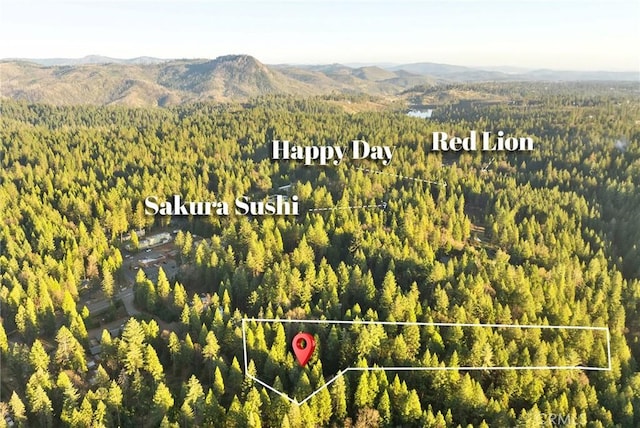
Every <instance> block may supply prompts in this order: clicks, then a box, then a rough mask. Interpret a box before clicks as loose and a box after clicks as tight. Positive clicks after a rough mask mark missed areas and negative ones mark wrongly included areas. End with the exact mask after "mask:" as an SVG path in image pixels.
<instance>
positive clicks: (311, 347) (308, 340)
mask: <svg viewBox="0 0 640 428" xmlns="http://www.w3.org/2000/svg"><path fill="white" fill-rule="evenodd" d="M291 346H293V352H295V354H296V358H297V359H298V363H300V365H301V366H302V367H304V366H306V365H307V363H308V362H309V359H310V358H311V355H313V351H315V349H316V341H315V340H314V339H313V336H312V335H311V334H309V333H298V334H296V336H295V337H294V338H293V342H291Z"/></svg>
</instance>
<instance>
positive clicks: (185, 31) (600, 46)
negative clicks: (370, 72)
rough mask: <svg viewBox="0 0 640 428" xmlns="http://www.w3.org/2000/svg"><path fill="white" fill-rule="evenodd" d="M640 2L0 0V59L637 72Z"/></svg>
mask: <svg viewBox="0 0 640 428" xmlns="http://www.w3.org/2000/svg"><path fill="white" fill-rule="evenodd" d="M638 46H640V1H638V0H629V1H623V0H609V1H596V0H572V1H566V0H557V1H551V0H547V1H521V0H511V1H507V0H501V1H486V0H477V1H472V0H454V1H446V2H445V1H431V0H422V1H418V0H414V1H407V0H399V1H398V0H396V1H382V0H379V1H358V0H342V1H338V0H298V1H295V0H289V1H277V2H276V1H245V0H235V1H232V0H210V1H205V0H200V1H196V0H186V1H185V0H181V1H177V0H176V1H172V0H164V1H150V0H111V1H96V0H76V1H57V0H49V1H47V0H36V1H29V0H0V58H79V57H83V56H85V55H104V56H109V57H115V58H133V57H138V56H153V57H159V58H215V57H217V56H220V55H227V54H249V55H253V56H255V57H256V58H257V59H258V60H260V61H262V62H264V63H267V64H278V63H290V64H327V63H398V64H401V63H413V62H438V63H447V64H456V65H468V66H515V67H524V68H550V69H571V70H609V71H638V70H639V69H640V53H639V52H640V49H639V48H638Z"/></svg>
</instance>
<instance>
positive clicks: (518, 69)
mask: <svg viewBox="0 0 640 428" xmlns="http://www.w3.org/2000/svg"><path fill="white" fill-rule="evenodd" d="M234 55H248V56H251V57H253V58H255V59H256V60H258V61H260V62H262V63H264V64H266V65H271V66H280V65H286V66H302V67H311V66H323V65H333V64H339V65H344V66H347V67H351V68H359V67H380V68H392V67H398V66H403V65H412V64H438V65H445V66H454V67H467V68H470V69H480V70H482V69H484V70H487V71H501V72H503V73H512V72H513V73H526V72H530V71H542V70H549V71H556V72H562V71H575V72H609V73H633V72H638V71H639V70H638V69H635V70H634V69H626V70H624V69H622V70H614V69H597V68H593V69H570V68H551V67H535V66H533V67H524V66H518V65H513V64H484V65H477V64H472V65H467V64H455V63H443V62H436V61H430V60H423V61H414V62H405V63H400V62H389V61H380V62H357V61H356V62H351V61H347V62H337V61H330V62H308V63H304V62H278V63H270V62H266V61H262V60H261V59H260V58H259V57H258V56H256V55H252V54H250V53H227V54H222V55H219V56H216V57H175V58H161V57H155V56H151V55H139V56H135V57H128V58H118V57H111V56H108V55H101V54H96V53H91V54H87V55H83V56H79V57H47V58H35V57H6V58H0V61H28V62H35V63H37V62H45V61H47V62H49V61H59V62H60V64H50V65H48V66H64V65H68V64H67V63H65V62H64V61H70V62H72V61H81V60H83V59H87V58H94V57H95V58H101V59H108V60H114V61H123V62H124V61H133V60H136V59H143V58H149V59H151V60H156V61H163V62H165V61H196V60H215V59H216V58H219V57H224V56H234ZM109 63H110V62H108V61H105V62H95V63H93V62H91V63H85V64H83V65H91V64H109ZM76 65H79V64H76ZM639 77H640V76H639Z"/></svg>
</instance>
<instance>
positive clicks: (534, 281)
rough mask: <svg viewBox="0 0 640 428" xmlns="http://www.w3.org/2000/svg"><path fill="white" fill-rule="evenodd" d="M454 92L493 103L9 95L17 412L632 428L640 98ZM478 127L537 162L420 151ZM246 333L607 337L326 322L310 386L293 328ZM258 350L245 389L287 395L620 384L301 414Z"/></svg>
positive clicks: (549, 87)
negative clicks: (168, 211) (293, 204)
mask: <svg viewBox="0 0 640 428" xmlns="http://www.w3.org/2000/svg"><path fill="white" fill-rule="evenodd" d="M446 90H447V91H448V92H447V95H446V96H450V94H452V93H456V94H460V93H471V92H473V93H488V94H494V95H495V97H496V99H497V100H498V101H496V102H491V103H485V102H465V101H464V100H459V99H458V100H456V101H455V102H450V103H446V104H442V105H439V106H437V107H436V108H435V109H434V112H433V116H432V117H431V118H430V119H428V120H425V119H418V118H412V117H408V116H406V114H405V112H404V110H402V111H401V110H387V111H379V112H370V111H369V112H362V113H353V114H349V113H346V112H345V111H344V110H343V108H341V107H340V106H339V105H337V104H336V100H335V99H329V97H326V98H315V97H311V98H296V97H289V96H264V97H258V98H252V99H251V100H250V101H248V102H246V103H244V104H234V103H230V104H206V103H203V104H188V105H184V106H176V107H171V108H166V109H160V108H126V107H118V106H111V107H95V106H69V107H56V106H51V105H44V104H26V103H23V102H16V101H6V100H5V101H3V102H2V104H0V123H1V126H0V138H1V140H2V143H1V144H2V145H1V152H0V156H1V157H0V163H1V166H2V169H1V170H0V183H1V188H0V210H1V211H0V212H1V215H2V222H1V223H0V274H1V277H0V304H1V317H2V327H0V352H1V356H2V365H1V373H0V375H1V378H2V385H1V390H0V391H1V396H0V400H1V404H0V405H1V406H2V407H1V409H2V411H3V412H5V414H6V415H7V416H8V417H10V418H11V420H12V421H14V422H15V423H16V424H17V425H18V426H48V427H54V426H72V427H102V426H105V427H109V426H119V425H120V426H123V427H134V426H138V427H157V426H163V427H169V426H180V427H194V426H215V427H217V426H220V427H283V428H284V427H307V426H318V427H323V426H336V427H343V426H357V427H396V426H406V427H414V426H415V427H449V426H453V427H455V426H461V427H467V426H473V427H486V426H491V427H515V426H519V427H538V426H540V421H541V420H542V419H543V418H544V417H546V416H542V415H547V416H548V415H551V414H554V415H563V416H566V418H567V419H565V420H570V421H573V423H575V424H576V425H575V426H588V427H593V428H595V427H614V426H617V427H630V428H631V427H637V426H640V374H639V373H638V359H640V251H639V248H638V247H639V246H640V125H639V124H640V103H639V101H638V92H637V84H631V83H630V84H624V83H603V84H598V83H589V84H586V83H585V84H569V83H567V84H553V83H540V84H526V85H525V84H519V83H504V84H498V83H492V84H472V85H452V86H451V87H449V88H447V89H446ZM430 91H435V90H432V89H431V88H424V91H422V92H421V90H420V89H416V90H415V91H414V92H413V93H412V94H411V97H412V98H411V99H412V101H413V102H415V103H417V104H429V103H432V102H433V100H437V99H438V96H437V94H434V93H432V92H430ZM338 98H340V97H338ZM340 99H341V100H343V101H345V102H347V101H348V102H351V101H352V100H351V99H342V98H340ZM338 101H339V100H338ZM353 101H354V102H355V100H353ZM471 129H477V130H493V129H502V130H505V131H507V132H509V133H512V134H517V135H523V136H532V137H533V138H534V139H535V142H536V143H535V150H534V151H533V152H531V153H496V154H486V153H485V154H481V153H477V154H460V153H452V154H445V155H442V154H440V153H434V152H431V135H432V132H434V131H444V132H448V133H450V134H451V135H453V134H456V135H466V134H468V132H469V130H471ZM273 139H286V140H290V141H294V142H296V143H299V144H305V143H308V144H311V143H315V144H343V145H344V144H346V143H347V142H349V141H351V140H353V139H366V140H367V141H369V142H371V143H372V144H384V145H390V146H394V147H395V153H394V157H393V161H392V162H391V164H390V165H389V166H386V167H383V168H382V169H380V168H379V167H378V166H377V165H374V164H370V163H366V162H363V161H360V162H350V163H347V162H344V163H343V164H341V165H339V166H326V167H320V166H316V167H302V166H300V164H298V163H293V162H291V163H287V162H274V161H272V160H271V159H270V148H271V145H270V141H271V140H273ZM377 172H382V173H377ZM416 178H417V179H419V180H416ZM421 180H428V181H432V183H427V182H426V181H421ZM444 183H446V186H445V185H444ZM289 184H291V189H290V190H289V192H290V194H291V195H297V196H298V197H299V199H300V206H301V212H302V214H301V215H300V216H297V217H296V216H274V217H247V216H236V215H230V216H216V215H212V216H208V217H189V218H183V219H171V218H169V217H160V216H157V217H156V218H153V217H149V216H146V215H145V213H144V206H143V201H144V199H145V198H146V197H147V196H149V195H158V196H161V197H169V196H171V195H174V194H178V195H181V196H182V197H183V198H184V199H185V200H191V201H233V200H234V199H235V198H237V197H238V196H242V195H249V196H252V197H255V198H263V197H266V196H268V195H272V194H275V193H278V192H279V191H278V190H277V189H278V187H281V186H287V185H289ZM383 202H384V203H386V204H384V205H381V204H382V203H383ZM362 206H364V207H368V208H362V209H346V207H362ZM332 207H335V208H341V209H328V210H324V211H311V212H310V211H309V210H311V209H320V208H332ZM342 208H345V209H342ZM383 208H384V209H383ZM143 229H146V233H147V234H152V233H155V232H159V231H168V232H175V239H174V241H173V244H171V245H173V246H175V253H176V254H175V262H176V265H177V268H176V270H175V272H173V273H171V274H167V273H166V272H165V266H164V265H161V266H160V267H159V268H158V269H157V271H158V272H157V275H155V276H152V275H150V274H148V272H146V271H145V269H144V268H140V269H138V270H137V271H135V270H132V268H131V264H130V262H129V260H130V258H131V257H133V256H135V255H136V254H137V253H136V251H135V250H134V251H128V250H127V249H126V247H125V244H126V243H127V242H132V241H135V240H137V239H138V237H137V234H132V236H131V240H130V241H126V238H125V235H128V234H129V233H130V231H132V230H143ZM134 247H135V245H134ZM143 254H144V253H143ZM134 277H135V278H134ZM131 278H134V279H131ZM132 284H133V292H134V295H135V308H136V309H135V312H136V314H137V315H136V316H134V317H132V318H128V317H124V318H123V315H122V314H123V310H124V309H123V303H122V302H121V299H120V298H119V296H120V295H121V294H119V291H118V290H120V289H121V287H128V286H130V285H132ZM85 293H93V294H91V295H92V296H93V295H96V294H97V295H100V296H102V298H106V300H107V301H108V302H109V305H108V308H107V310H106V311H103V312H102V313H101V314H97V313H95V314H94V313H93V312H92V311H91V310H90V307H91V302H90V301H89V299H88V298H87V297H86V294H85ZM93 299H94V298H93V297H92V298H91V300H93ZM94 312H95V311H94ZM243 318H268V319H271V318H292V319H300V320H304V319H329V320H356V321H357V320H370V321H406V322H426V323H430V322H436V323H483V324H487V323H490V324H517V325H531V324H536V325H545V326H548V325H554V326H555V325H564V326H594V327H607V328H608V329H609V332H610V349H608V348H609V341H608V340H607V339H608V337H607V335H606V334H598V333H597V332H596V333H592V332H590V331H572V330H561V331H558V330H554V331H551V330H545V329H514V330H512V331H507V332H505V331H502V330H500V329H489V328H479V329H468V328H461V327H417V326H415V325H406V326H391V325H386V326H381V325H362V324H360V325H358V324H354V325H349V326H347V327H345V328H342V327H336V326H333V327H327V328H317V329H316V328H314V330H313V333H314V334H315V335H316V341H317V342H318V349H317V350H316V355H314V357H313V359H312V360H311V362H310V363H309V364H308V365H307V366H306V367H304V368H303V367H300V366H299V365H298V364H297V363H296V362H295V360H294V357H293V354H292V352H291V347H290V343H291V338H292V334H295V333H296V332H297V330H296V331H294V329H293V327H294V326H293V325H289V324H285V323H261V322H256V321H248V322H247V323H246V331H245V332H243V329H242V327H243V323H242V319H243ZM110 322H115V323H116V324H117V323H120V322H121V323H122V328H121V329H120V330H119V331H118V329H116V331H111V332H110V330H111V328H110V327H109V328H107V327H106V325H107V324H109V323H110ZM243 333H245V336H246V337H245V338H244V340H245V341H246V345H247V347H248V348H249V353H248V356H249V361H247V362H246V364H247V367H248V371H249V372H250V373H252V374H253V375H256V376H258V377H260V378H261V379H264V380H265V382H267V383H269V384H270V385H272V386H274V388H276V389H278V390H281V391H287V392H288V393H290V394H291V396H295V397H298V398H304V397H305V396H308V395H309V394H310V393H311V392H312V391H314V390H316V389H318V388H321V387H322V385H324V383H325V382H327V381H328V380H329V379H331V378H333V377H334V376H335V375H336V373H337V372H338V371H339V370H341V369H343V368H345V367H347V366H352V367H374V366H379V367H380V366H416V367H465V366H467V367H468V366H489V367H490V366H525V367H530V366H584V367H603V368H607V366H608V364H609V359H608V356H609V352H610V356H611V361H610V362H611V370H601V371H592V370H581V369H558V370H527V369H524V370H491V369H487V370H473V371H471V370H447V371H444V370H439V371H385V370H375V371H353V372H347V373H345V374H344V375H343V376H341V377H339V378H338V379H337V380H336V381H335V382H333V383H332V384H331V385H329V386H328V387H327V388H322V389H321V391H320V392H319V393H318V394H316V395H315V396H314V397H312V398H311V399H310V400H309V401H307V402H305V403H304V404H302V405H300V406H298V405H296V404H293V403H291V402H290V401H288V400H286V399H284V398H283V397H281V396H279V395H278V394H276V393H274V392H273V391H271V390H269V389H267V388H265V387H263V386H262V385H260V384H258V383H256V382H253V381H252V380H251V379H249V378H247V377H245V375H244V366H245V361H244V355H243V343H244V342H243ZM96 339H97V341H96ZM96 342H99V343H100V346H101V350H100V352H97V353H94V352H93V349H94V347H95V346H96ZM94 364H95V366H94ZM0 423H2V421H0ZM545 423H548V421H547V422H545Z"/></svg>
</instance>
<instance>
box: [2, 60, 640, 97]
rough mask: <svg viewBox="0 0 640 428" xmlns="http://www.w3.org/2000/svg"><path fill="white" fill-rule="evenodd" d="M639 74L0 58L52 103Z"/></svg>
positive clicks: (13, 91) (14, 80)
mask: <svg viewBox="0 0 640 428" xmlns="http://www.w3.org/2000/svg"><path fill="white" fill-rule="evenodd" d="M541 80H544V81H571V80H617V81H621V80H622V81H637V80H638V73H634V72H606V71H596V72H581V71H554V70H524V69H516V68H513V67H511V68H507V67H505V68H504V69H500V68H493V69H482V68H475V67H463V66H456V65H447V64H436V63H415V64H401V65H394V64H381V65H352V66H348V65H343V64H328V65H287V64H279V65H265V64H263V63H261V62H260V61H258V60H257V59H256V58H254V57H252V56H249V55H227V56H221V57H218V58H216V59H213V60H210V59H171V60H168V59H159V58H152V57H138V58H133V59H116V58H108V57H102V56H97V55H92V56H88V57H84V58H80V59H63V58H55V59H5V60H2V61H0V96H1V97H3V98H11V99H17V100H25V101H28V102H43V103H51V104H59V105H65V104H94V105H108V104H124V105H129V106H168V105H176V104H182V103H188V102H194V101H241V100H246V99H248V98H251V97H254V96H258V95H263V94H274V93H279V94H292V95H302V96H309V95H325V94H331V93H343V94H362V93H364V94H369V95H376V96H383V97H392V96H396V95H397V94H399V93H400V92H402V91H404V90H406V89H409V88H412V87H415V86H432V85H439V84H445V83H453V82H478V81H541Z"/></svg>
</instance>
